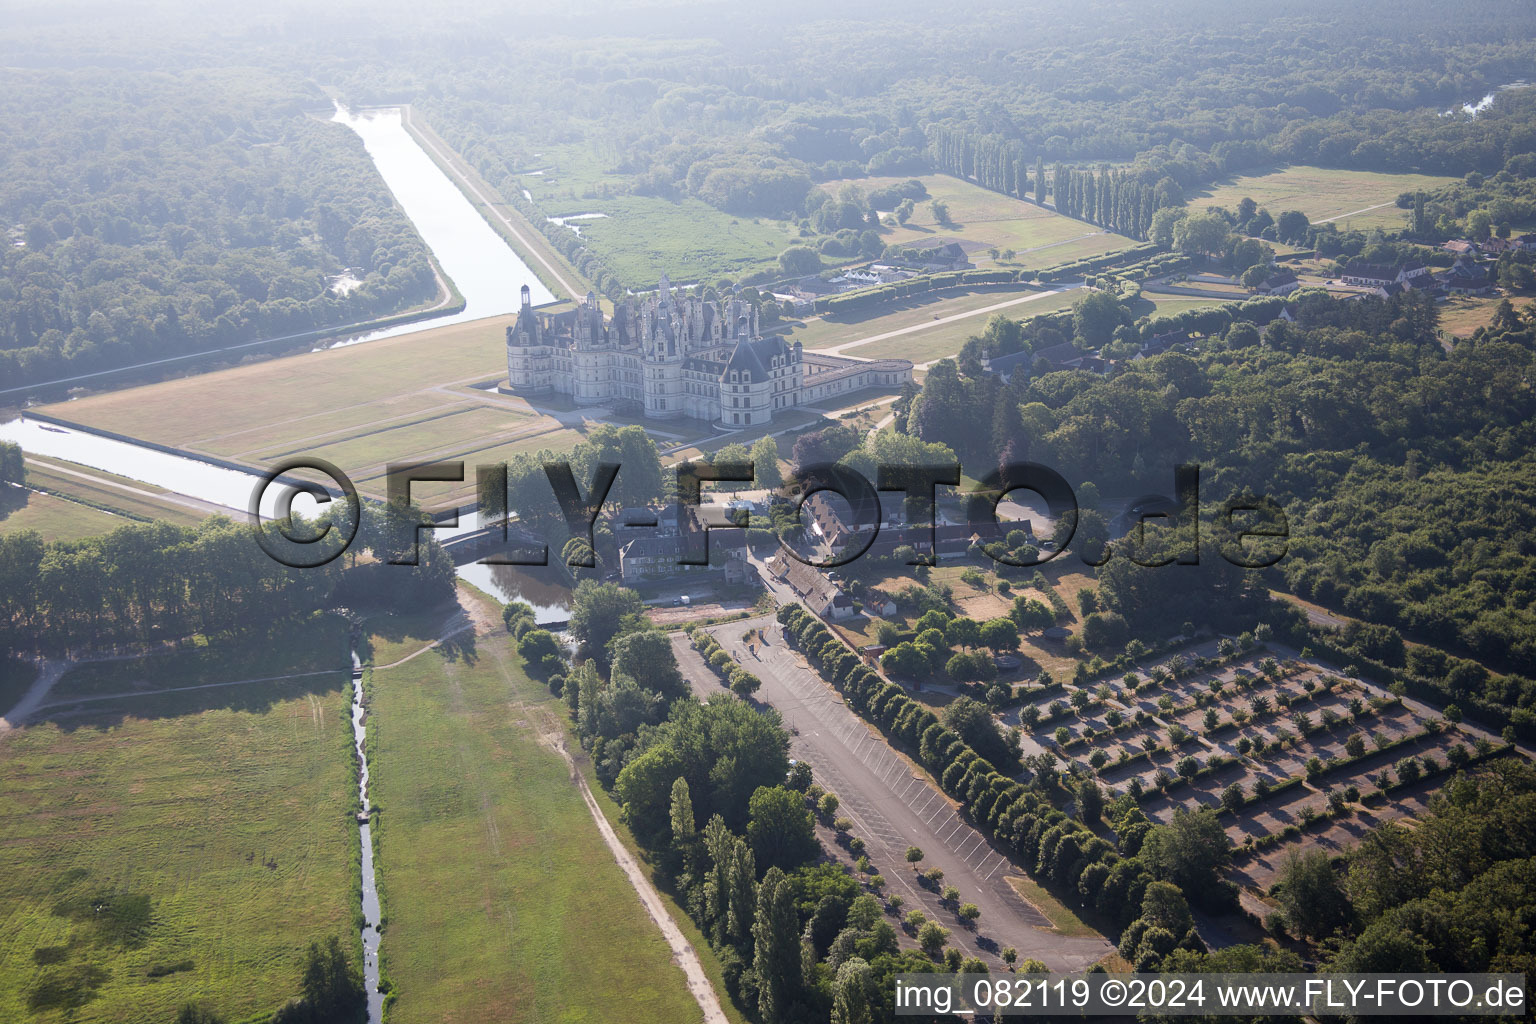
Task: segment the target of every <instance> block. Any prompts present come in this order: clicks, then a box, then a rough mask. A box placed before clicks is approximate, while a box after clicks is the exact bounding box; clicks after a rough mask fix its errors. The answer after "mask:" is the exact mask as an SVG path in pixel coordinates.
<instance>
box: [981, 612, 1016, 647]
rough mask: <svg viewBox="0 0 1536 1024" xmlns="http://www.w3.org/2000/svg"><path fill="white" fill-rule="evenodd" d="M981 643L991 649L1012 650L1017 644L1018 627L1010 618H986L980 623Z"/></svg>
mask: <svg viewBox="0 0 1536 1024" xmlns="http://www.w3.org/2000/svg"><path fill="white" fill-rule="evenodd" d="M980 640H981V645H982V646H983V647H986V648H988V649H990V650H993V651H999V652H1001V651H1012V650H1016V649H1017V648H1018V646H1019V629H1018V627H1017V626H1015V625H1014V624H1013V621H1012V620H1011V619H988V620H987V621H986V622H983V623H982V624H981V636H980Z"/></svg>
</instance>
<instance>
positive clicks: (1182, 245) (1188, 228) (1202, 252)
mask: <svg viewBox="0 0 1536 1024" xmlns="http://www.w3.org/2000/svg"><path fill="white" fill-rule="evenodd" d="M1230 234H1231V230H1230V228H1228V226H1227V222H1226V220H1225V219H1223V218H1222V216H1221V214H1219V213H1215V212H1214V211H1210V210H1207V211H1205V212H1203V213H1192V214H1190V215H1189V216H1187V217H1185V218H1184V219H1183V220H1181V221H1179V222H1178V223H1177V224H1175V225H1174V228H1173V244H1174V246H1175V247H1176V248H1177V249H1178V250H1179V251H1180V252H1182V253H1184V254H1185V255H1188V256H1209V255H1211V254H1213V253H1218V252H1221V251H1223V250H1224V249H1225V248H1226V246H1227V236H1228V235H1230Z"/></svg>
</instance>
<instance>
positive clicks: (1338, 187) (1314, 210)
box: [1189, 166, 1454, 229]
mask: <svg viewBox="0 0 1536 1024" xmlns="http://www.w3.org/2000/svg"><path fill="white" fill-rule="evenodd" d="M1453 180H1454V179H1452V178H1442V177H1435V176H1434V175H1429V174H1378V173H1376V172H1373V171H1342V170H1335V169H1332V168H1326V167H1306V166H1296V167H1286V168H1284V169H1281V170H1276V171H1269V172H1266V173H1264V174H1246V175H1239V176H1237V177H1235V178H1231V179H1229V180H1228V181H1225V182H1222V183H1219V184H1217V185H1216V186H1214V187H1213V188H1211V189H1208V190H1207V191H1205V192H1201V193H1197V194H1196V195H1193V196H1190V197H1189V205H1190V208H1191V209H1196V210H1199V209H1204V208H1205V207H1207V206H1222V207H1225V208H1227V209H1228V210H1235V209H1237V204H1238V202H1239V201H1240V200H1242V199H1243V198H1244V197H1247V198H1249V199H1252V200H1253V201H1254V202H1256V203H1258V204H1259V205H1260V206H1262V207H1264V208H1265V209H1267V210H1269V212H1270V213H1271V214H1272V215H1274V216H1276V217H1278V216H1280V214H1281V213H1283V212H1285V211H1286V210H1300V211H1301V212H1302V213H1304V214H1306V215H1307V217H1308V218H1309V219H1310V220H1312V221H1313V222H1318V221H1325V220H1326V221H1336V222H1337V223H1338V225H1339V227H1341V228H1357V229H1365V228H1373V227H1383V228H1400V227H1402V226H1403V223H1404V218H1405V217H1406V216H1407V211H1406V210H1400V209H1398V208H1397V207H1396V206H1395V205H1394V201H1395V200H1396V199H1397V197H1398V195H1399V194H1400V193H1403V192H1416V191H1419V190H1421V189H1433V188H1438V187H1439V186H1441V185H1444V184H1447V183H1448V182H1450V181H1453Z"/></svg>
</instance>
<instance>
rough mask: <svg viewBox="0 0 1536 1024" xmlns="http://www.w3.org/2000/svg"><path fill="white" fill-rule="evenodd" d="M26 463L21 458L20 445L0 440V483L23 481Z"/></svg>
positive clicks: (24, 479)
mask: <svg viewBox="0 0 1536 1024" xmlns="http://www.w3.org/2000/svg"><path fill="white" fill-rule="evenodd" d="M26 479H27V470H26V463H25V462H24V461H23V459H22V453H21V445H19V444H12V443H11V442H10V441H0V484H19V483H25V482H26Z"/></svg>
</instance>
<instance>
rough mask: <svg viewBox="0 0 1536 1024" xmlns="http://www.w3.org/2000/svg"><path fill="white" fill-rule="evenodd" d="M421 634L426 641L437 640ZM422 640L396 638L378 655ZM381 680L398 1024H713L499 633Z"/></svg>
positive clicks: (552, 712)
mask: <svg viewBox="0 0 1536 1024" xmlns="http://www.w3.org/2000/svg"><path fill="white" fill-rule="evenodd" d="M492 614H493V615H494V611H493V612H492ZM415 628H416V630H417V631H419V632H420V633H421V636H420V637H419V638H418V641H415V646H417V647H420V646H424V645H425V644H426V643H427V642H429V641H430V638H431V637H432V636H433V635H435V633H434V631H432V630H430V629H427V628H426V625H425V623H421V624H418V625H417V626H416V627H415ZM412 643H413V641H411V640H410V639H408V638H406V637H402V636H401V635H400V632H399V630H394V631H393V635H392V636H390V637H383V636H381V637H378V638H376V639H375V641H374V645H375V657H376V659H378V660H379V661H380V662H381V663H382V664H385V665H387V664H389V661H388V660H386V659H395V658H398V657H401V656H403V655H401V654H400V653H399V652H401V651H403V650H407V649H408V648H409V647H410V646H411V645H412ZM445 648H446V649H445ZM369 685H370V694H371V698H370V699H371V705H370V718H369V743H370V750H371V751H372V754H371V757H372V761H371V765H372V770H373V773H374V776H373V777H374V780H375V785H374V798H375V802H376V804H377V806H378V807H379V814H378V818H377V821H378V825H377V831H376V833H375V835H376V836H377V843H378V847H379V853H380V887H381V889H382V892H383V899H384V915H385V922H386V923H385V927H384V939H383V945H382V957H383V964H384V970H385V972H386V973H387V976H388V978H389V979H390V981H391V983H392V984H393V986H394V988H395V990H396V991H397V992H398V993H399V996H398V1000H397V1001H396V1002H395V1003H394V1005H393V1006H392V1007H391V1009H390V1021H391V1022H392V1024H413V1022H418V1021H422V1022H427V1021H430V1022H432V1024H440V1022H462V1024H468V1022H479V1021H487V1020H519V1021H530V1022H533V1021H588V1020H590V1021H598V1020H656V1021H678V1022H686V1021H691V1020H692V1021H696V1020H699V1019H700V1018H701V1016H702V1015H701V1012H700V1010H699V1007H698V1004H697V1003H695V1002H694V1000H693V998H692V997H691V996H690V995H689V992H688V989H687V986H686V984H685V981H684V976H683V973H682V972H681V971H680V970H679V969H678V968H677V967H676V966H675V965H674V964H673V963H672V960H671V954H670V951H669V950H668V948H667V945H666V943H665V941H664V940H663V939H662V937H661V932H660V931H659V930H658V929H657V927H656V925H655V924H654V923H653V922H652V921H651V920H650V918H649V917H648V916H647V915H646V912H645V910H644V908H643V907H642V906H641V904H640V901H639V899H638V898H637V897H636V895H635V892H634V890H633V889H632V888H630V886H629V884H628V882H627V880H626V879H625V877H624V875H623V872H622V871H621V869H620V868H619V867H618V864H617V863H616V862H615V861H614V859H613V855H612V854H611V853H610V852H609V851H608V850H607V848H606V847H605V846H604V845H603V842H602V840H601V838H600V836H599V834H598V831H597V826H596V824H595V823H594V822H593V820H592V818H591V816H590V815H589V813H588V811H587V808H586V805H585V804H584V803H583V801H582V798H581V796H580V793H579V791H578V789H577V788H576V785H575V783H574V781H573V780H572V778H571V772H570V769H569V768H568V767H567V765H566V763H565V762H564V760H563V759H562V758H561V756H560V755H559V754H558V753H557V752H556V751H555V750H554V749H552V748H551V746H549V745H547V744H550V743H554V742H556V741H558V740H561V739H563V738H564V736H565V732H564V728H563V726H562V725H561V724H560V718H561V716H563V714H564V705H563V703H560V702H559V701H558V700H557V699H556V698H554V697H552V696H551V695H550V693H549V691H548V689H547V688H545V687H543V686H542V685H540V684H538V683H535V682H533V681H532V680H530V679H529V678H528V677H527V675H526V674H525V673H524V672H523V668H522V663H521V659H519V658H518V657H517V656H516V655H515V654H514V653H512V651H511V647H510V638H509V637H508V636H507V634H506V633H505V632H504V631H503V630H501V628H500V626H499V622H498V623H497V626H496V628H495V631H494V634H493V635H487V636H480V637H477V638H476V639H475V642H474V644H473V646H469V645H467V644H464V643H459V644H450V645H444V647H443V648H438V649H435V650H433V651H431V652H429V653H426V654H423V655H421V656H420V657H417V658H413V659H411V660H410V661H407V662H404V663H402V664H399V665H396V666H394V667H390V668H380V669H375V670H373V671H372V672H371V681H370V684H369ZM701 954H702V955H704V956H706V957H708V951H707V949H704V950H701Z"/></svg>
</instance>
